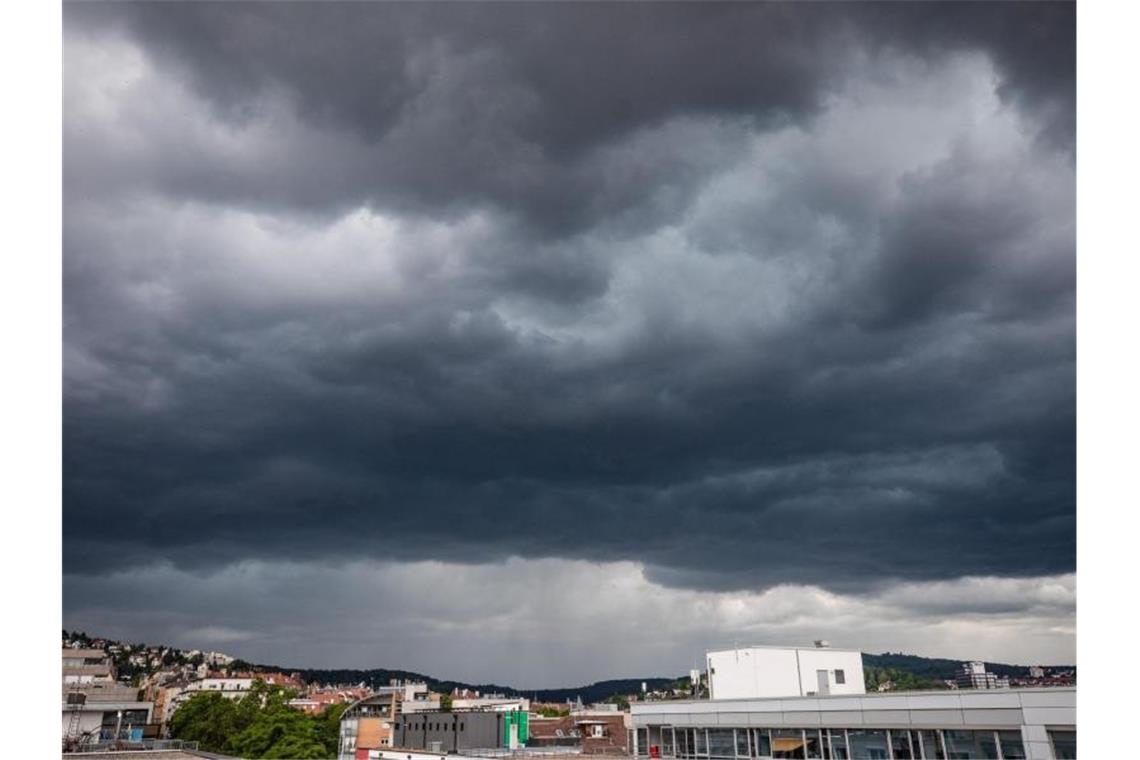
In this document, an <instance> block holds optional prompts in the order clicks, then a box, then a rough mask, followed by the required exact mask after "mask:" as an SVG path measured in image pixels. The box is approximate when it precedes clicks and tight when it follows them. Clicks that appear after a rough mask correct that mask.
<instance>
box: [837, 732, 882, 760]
mask: <svg viewBox="0 0 1140 760" xmlns="http://www.w3.org/2000/svg"><path fill="white" fill-rule="evenodd" d="M847 743H848V746H849V748H850V750H851V758H852V760H889V758H890V756H891V751H890V749H889V745H888V744H887V732H886V731H881V730H879V731H877V730H874V729H854V728H852V729H848V730H847Z"/></svg>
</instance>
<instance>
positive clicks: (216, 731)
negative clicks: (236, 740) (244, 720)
mask: <svg viewBox="0 0 1140 760" xmlns="http://www.w3.org/2000/svg"><path fill="white" fill-rule="evenodd" d="M239 730H240V722H239V715H238V705H236V704H235V703H234V702H232V701H230V700H228V699H226V698H225V697H223V696H222V695H221V694H217V693H213V694H196V695H194V696H193V697H191V698H190V700H189V701H187V702H186V703H185V704H183V705H182V706H181V707H179V708H178V709H177V710H176V711H175V713H174V715H173V716H171V718H170V735H171V736H173V737H174V738H176V739H185V740H186V741H194V742H198V745H199V747H200V748H201V749H203V750H205V751H207V752H222V751H223V750H224V749H225V748H226V746H227V745H228V744H229V741H230V738H231V737H233V736H234V735H235V734H236V733H237V732H238V731H239Z"/></svg>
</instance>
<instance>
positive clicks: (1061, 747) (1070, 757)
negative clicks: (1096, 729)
mask: <svg viewBox="0 0 1140 760" xmlns="http://www.w3.org/2000/svg"><path fill="white" fill-rule="evenodd" d="M1049 740H1050V741H1051V742H1053V755H1054V757H1056V758H1057V760H1076V757H1077V732H1076V731H1050V732H1049Z"/></svg>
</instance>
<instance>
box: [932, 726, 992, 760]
mask: <svg viewBox="0 0 1140 760" xmlns="http://www.w3.org/2000/svg"><path fill="white" fill-rule="evenodd" d="M942 737H943V738H944V739H945V740H946V753H947V754H948V755H950V757H952V758H955V760H957V759H958V758H961V760H993V758H996V757H997V756H998V752H997V741H996V740H995V738H994V732H993V731H943V732H942Z"/></svg>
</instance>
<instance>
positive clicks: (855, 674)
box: [799, 648, 867, 694]
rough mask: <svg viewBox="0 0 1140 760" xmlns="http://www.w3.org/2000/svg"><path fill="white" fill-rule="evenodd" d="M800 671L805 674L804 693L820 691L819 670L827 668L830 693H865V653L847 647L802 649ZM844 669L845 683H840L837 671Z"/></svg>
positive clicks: (800, 651)
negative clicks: (836, 675) (817, 673)
mask: <svg viewBox="0 0 1140 760" xmlns="http://www.w3.org/2000/svg"><path fill="white" fill-rule="evenodd" d="M799 653H800V673H801V674H802V676H803V684H804V694H807V693H808V692H813V691H814V692H817V693H818V691H819V686H818V678H817V676H816V671H817V670H826V671H827V676H828V691H827V693H828V694H865V693H867V688H866V686H865V685H864V683H863V655H862V653H860V652H852V651H850V650H847V649H815V648H811V649H801V650H799ZM836 670H842V671H843V676H844V679H843V680H844V683H838V682H837V679H836V677H835V671H836Z"/></svg>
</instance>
